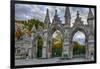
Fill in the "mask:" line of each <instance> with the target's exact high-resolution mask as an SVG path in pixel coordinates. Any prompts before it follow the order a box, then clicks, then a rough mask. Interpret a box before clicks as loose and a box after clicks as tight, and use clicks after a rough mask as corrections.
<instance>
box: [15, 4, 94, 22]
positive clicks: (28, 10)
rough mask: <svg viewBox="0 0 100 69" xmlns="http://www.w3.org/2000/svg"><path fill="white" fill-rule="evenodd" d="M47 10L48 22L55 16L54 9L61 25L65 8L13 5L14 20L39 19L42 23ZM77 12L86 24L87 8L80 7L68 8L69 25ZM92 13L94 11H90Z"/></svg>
mask: <svg viewBox="0 0 100 69" xmlns="http://www.w3.org/2000/svg"><path fill="white" fill-rule="evenodd" d="M47 8H48V9H49V15H50V21H51V22H52V19H53V17H54V14H55V9H57V13H58V16H59V17H60V19H61V21H62V23H64V15H65V6H49V5H34V4H16V5H15V19H16V20H27V19H32V18H34V19H39V20H40V21H42V22H43V21H44V19H45V15H46V10H47ZM77 11H79V13H80V17H82V20H83V21H84V23H86V19H87V14H88V11H89V8H82V7H70V12H71V23H73V22H74V21H75V18H76V13H77ZM92 11H93V13H94V10H93V9H92Z"/></svg>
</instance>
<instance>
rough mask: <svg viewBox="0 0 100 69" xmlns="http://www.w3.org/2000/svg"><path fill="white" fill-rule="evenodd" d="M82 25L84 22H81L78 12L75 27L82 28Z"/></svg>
mask: <svg viewBox="0 0 100 69" xmlns="http://www.w3.org/2000/svg"><path fill="white" fill-rule="evenodd" d="M80 25H83V21H82V20H81V17H80V14H79V11H77V14H76V19H75V22H74V26H80Z"/></svg>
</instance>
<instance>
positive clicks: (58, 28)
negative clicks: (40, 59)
mask: <svg viewBox="0 0 100 69" xmlns="http://www.w3.org/2000/svg"><path fill="white" fill-rule="evenodd" d="M57 30H58V31H59V32H60V33H61V35H62V37H61V47H60V48H61V53H60V55H59V56H57V57H61V56H62V52H63V42H64V29H63V28H62V27H60V25H59V26H58V25H53V26H51V27H50V29H49V32H48V33H49V34H48V44H49V53H50V55H49V57H52V56H53V54H52V51H53V50H52V48H53V47H52V43H53V41H52V36H53V34H54V33H55V32H56V31H57ZM55 57H56V56H55Z"/></svg>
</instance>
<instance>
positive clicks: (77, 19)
mask: <svg viewBox="0 0 100 69" xmlns="http://www.w3.org/2000/svg"><path fill="white" fill-rule="evenodd" d="M76 15H77V17H76V19H75V22H79V21H80V20H81V18H80V17H79V15H80V14H79V11H77V14H76Z"/></svg>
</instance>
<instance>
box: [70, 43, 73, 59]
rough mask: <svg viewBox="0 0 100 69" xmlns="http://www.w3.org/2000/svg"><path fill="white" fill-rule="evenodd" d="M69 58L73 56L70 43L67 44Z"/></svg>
mask: <svg viewBox="0 0 100 69" xmlns="http://www.w3.org/2000/svg"><path fill="white" fill-rule="evenodd" d="M69 58H73V47H72V44H69Z"/></svg>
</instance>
